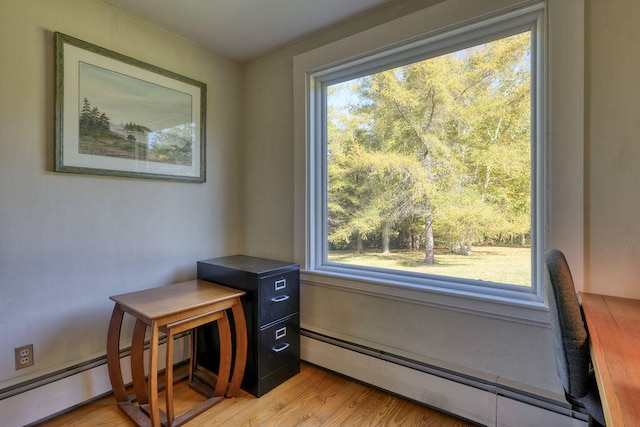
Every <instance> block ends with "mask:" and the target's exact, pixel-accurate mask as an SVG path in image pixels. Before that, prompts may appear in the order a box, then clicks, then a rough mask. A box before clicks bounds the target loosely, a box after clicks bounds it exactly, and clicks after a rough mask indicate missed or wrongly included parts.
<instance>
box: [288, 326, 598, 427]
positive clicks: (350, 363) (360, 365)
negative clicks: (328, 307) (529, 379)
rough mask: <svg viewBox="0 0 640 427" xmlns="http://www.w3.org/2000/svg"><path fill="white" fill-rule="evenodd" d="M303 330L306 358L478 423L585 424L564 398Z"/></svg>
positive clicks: (515, 425)
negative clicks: (559, 399) (559, 398)
mask: <svg viewBox="0 0 640 427" xmlns="http://www.w3.org/2000/svg"><path fill="white" fill-rule="evenodd" d="M300 335H301V340H302V342H301V351H302V359H303V360H305V361H307V362H309V363H313V364H315V365H318V366H321V367H323V368H326V369H329V370H331V371H334V372H338V373H340V374H342V375H345V376H347V377H350V378H354V379H356V380H358V381H361V382H364V383H367V384H369V385H372V386H374V387H377V388H380V389H383V390H386V391H389V392H391V393H394V394H397V395H400V396H403V397H405V398H408V399H410V400H413V401H416V402H418V403H420V404H423V405H426V406H430V407H433V408H434V409H437V410H439V411H442V412H447V413H450V414H452V415H455V416H458V417H461V418H464V419H467V420H469V421H472V422H475V423H478V424H480V425H486V426H501V427H502V426H514V427H523V426H531V427H538V426H542V425H544V426H558V427H560V426H585V425H586V420H587V416H586V415H585V414H584V413H581V412H577V411H575V410H573V409H572V408H571V406H570V405H569V404H568V403H566V402H564V401H558V400H554V399H551V398H549V397H547V396H543V395H539V394H536V393H531V392H528V391H524V390H519V389H516V388H513V387H509V386H506V385H504V384H499V383H496V382H491V381H487V380H485V379H482V378H476V377H473V376H470V375H466V374H462V373H459V372H455V371H452V370H449V369H445V368H442V367H439V366H435V365H430V364H427V363H423V362H421V361H415V360H411V359H408V358H406V357H402V356H399V355H394V354H391V353H388V352H384V351H380V350H378V349H374V348H370V347H367V346H363V345H359V344H354V343H352V342H348V341H344V340H341V339H336V338H333V337H331V336H327V335H323V334H320V333H316V332H314V331H310V330H307V329H302V330H301V331H300Z"/></svg>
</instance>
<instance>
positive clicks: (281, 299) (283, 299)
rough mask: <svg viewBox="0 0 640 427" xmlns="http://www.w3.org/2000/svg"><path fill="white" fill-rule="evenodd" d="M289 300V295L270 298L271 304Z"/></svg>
mask: <svg viewBox="0 0 640 427" xmlns="http://www.w3.org/2000/svg"><path fill="white" fill-rule="evenodd" d="M288 299H289V295H281V296H279V297H273V298H271V301H272V302H282V301H286V300H288Z"/></svg>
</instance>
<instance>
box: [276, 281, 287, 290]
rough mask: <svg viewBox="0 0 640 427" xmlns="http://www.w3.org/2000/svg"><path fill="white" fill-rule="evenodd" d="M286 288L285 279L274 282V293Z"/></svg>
mask: <svg viewBox="0 0 640 427" xmlns="http://www.w3.org/2000/svg"><path fill="white" fill-rule="evenodd" d="M286 287H287V279H280V280H276V291H279V290H280V289H284V288H286Z"/></svg>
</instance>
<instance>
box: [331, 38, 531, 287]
mask: <svg viewBox="0 0 640 427" xmlns="http://www.w3.org/2000/svg"><path fill="white" fill-rule="evenodd" d="M531 52H532V31H524V32H518V33H517V34H512V35H508V36H506V37H501V38H498V39H496V40H492V41H487V42H484V43H480V44H475V45H473V46H471V47H467V48H464V49H460V50H456V51H454V52H451V53H447V54H443V55H439V56H434V57H430V58H428V59H424V60H420V61H417V62H412V63H410V64H403V65H400V66H395V65H394V66H392V67H388V68H387V69H384V70H382V71H376V72H374V73H370V74H365V75H360V76H358V77H356V78H353V79H349V80H347V81H339V82H337V83H333V82H331V83H324V84H323V86H322V88H323V91H322V96H323V99H324V101H325V104H324V106H325V108H324V109H323V112H324V114H325V117H324V120H323V122H324V150H323V151H324V156H325V157H324V162H325V165H324V168H323V171H324V173H323V175H324V177H325V182H324V185H323V188H324V191H323V193H324V196H323V197H324V207H323V210H324V215H323V217H322V218H323V221H324V227H323V228H322V230H323V232H322V237H321V239H322V240H323V241H324V243H323V246H322V247H323V249H322V251H323V252H324V253H323V254H322V257H323V260H322V263H323V264H325V265H329V266H331V265H333V266H347V267H353V268H356V269H371V268H373V269H388V270H393V271H396V272H403V273H410V274H414V275H415V274H417V275H437V276H447V277H450V278H461V279H467V280H472V281H485V282H493V283H499V284H509V285H517V286H520V287H531V284H532V259H533V252H532V236H534V235H535V233H532V202H531V201H532V199H534V198H533V197H532V194H533V193H532V192H533V188H534V187H533V185H532V183H533V178H532V177H533V172H534V171H532V164H535V162H534V161H533V160H534V159H533V153H534V151H535V150H532V141H533V140H534V139H533V138H532V128H533V124H532V120H533V116H532V108H531V106H532V55H531ZM327 81H328V80H327Z"/></svg>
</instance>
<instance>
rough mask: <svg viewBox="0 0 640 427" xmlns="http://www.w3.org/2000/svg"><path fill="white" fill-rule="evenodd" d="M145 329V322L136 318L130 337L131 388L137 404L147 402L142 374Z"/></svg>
mask: <svg viewBox="0 0 640 427" xmlns="http://www.w3.org/2000/svg"><path fill="white" fill-rule="evenodd" d="M146 331H147V324H146V323H144V322H143V321H142V320H139V319H136V325H135V326H134V328H133V336H132V337H131V376H132V378H133V389H134V391H135V393H136V399H137V400H138V404H139V405H146V404H148V403H149V396H148V394H147V380H146V378H145V375H144V335H145V332H146Z"/></svg>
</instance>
